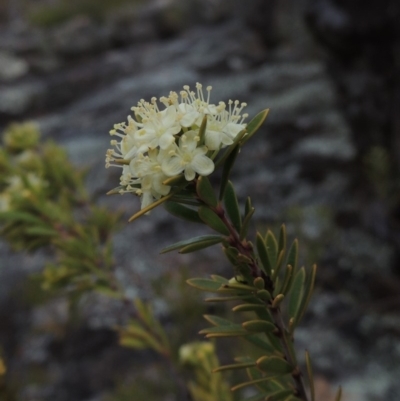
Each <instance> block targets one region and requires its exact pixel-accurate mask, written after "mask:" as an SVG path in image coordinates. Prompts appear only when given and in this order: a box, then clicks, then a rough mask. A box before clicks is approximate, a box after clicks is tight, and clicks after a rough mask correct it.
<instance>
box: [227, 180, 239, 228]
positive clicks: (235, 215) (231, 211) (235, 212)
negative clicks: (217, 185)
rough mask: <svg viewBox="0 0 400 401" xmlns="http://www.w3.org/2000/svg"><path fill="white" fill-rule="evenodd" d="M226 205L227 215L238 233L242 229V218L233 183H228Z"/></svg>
mask: <svg viewBox="0 0 400 401" xmlns="http://www.w3.org/2000/svg"><path fill="white" fill-rule="evenodd" d="M224 204H225V209H226V213H227V214H228V216H229V219H230V220H231V222H232V224H233V226H234V227H235V229H236V231H237V232H240V230H241V228H242V217H241V215H240V209H239V203H238V200H237V196H236V192H235V188H234V187H233V184H232V182H231V181H228V183H227V185H226V189H225V194H224Z"/></svg>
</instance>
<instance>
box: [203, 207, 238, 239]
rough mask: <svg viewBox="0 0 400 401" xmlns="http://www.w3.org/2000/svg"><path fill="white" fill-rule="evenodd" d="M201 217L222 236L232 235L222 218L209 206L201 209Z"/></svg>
mask: <svg viewBox="0 0 400 401" xmlns="http://www.w3.org/2000/svg"><path fill="white" fill-rule="evenodd" d="M199 216H200V218H201V219H202V220H203V221H204V223H206V224H207V225H208V226H209V227H211V228H212V229H213V230H215V231H217V232H219V233H221V234H222V235H226V236H229V234H230V233H229V229H228V227H227V226H226V225H225V223H224V222H223V221H222V220H221V219H220V217H219V216H218V215H217V214H216V213H214V212H213V211H212V210H211V209H209V208H208V207H207V206H200V207H199Z"/></svg>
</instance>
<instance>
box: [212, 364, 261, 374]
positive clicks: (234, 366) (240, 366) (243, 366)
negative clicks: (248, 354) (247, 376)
mask: <svg viewBox="0 0 400 401" xmlns="http://www.w3.org/2000/svg"><path fill="white" fill-rule="evenodd" d="M251 366H256V363H255V362H247V363H233V364H231V365H224V366H220V367H218V368H216V369H213V373H216V372H224V371H226V370H238V369H246V368H249V367H251Z"/></svg>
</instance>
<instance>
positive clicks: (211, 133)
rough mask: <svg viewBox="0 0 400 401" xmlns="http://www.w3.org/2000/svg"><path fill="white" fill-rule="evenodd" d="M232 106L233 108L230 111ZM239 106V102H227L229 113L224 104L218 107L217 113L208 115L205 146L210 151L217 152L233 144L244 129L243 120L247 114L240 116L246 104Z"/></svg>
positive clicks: (221, 103)
mask: <svg viewBox="0 0 400 401" xmlns="http://www.w3.org/2000/svg"><path fill="white" fill-rule="evenodd" d="M232 104H234V105H235V107H234V108H233V110H232ZM238 106H239V101H238V100H236V101H235V102H233V101H232V100H230V101H229V111H227V110H226V105H225V103H224V102H220V104H219V105H218V113H217V114H213V115H210V116H209V117H208V121H207V128H206V133H205V144H206V146H207V147H208V149H210V150H217V149H220V148H223V147H225V146H229V145H231V144H232V143H233V141H234V140H235V138H236V137H237V135H238V134H239V132H241V131H242V130H244V129H245V128H246V124H243V120H244V119H245V118H246V117H247V114H243V115H242V116H241V115H240V113H241V111H242V109H243V108H244V107H245V106H246V103H242V104H241V105H240V107H238Z"/></svg>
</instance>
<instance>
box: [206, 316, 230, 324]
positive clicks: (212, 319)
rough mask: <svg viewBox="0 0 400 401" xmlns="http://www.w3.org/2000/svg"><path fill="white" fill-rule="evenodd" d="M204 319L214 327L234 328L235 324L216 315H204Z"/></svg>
mask: <svg viewBox="0 0 400 401" xmlns="http://www.w3.org/2000/svg"><path fill="white" fill-rule="evenodd" d="M203 317H204V319H206V320H207V321H208V322H209V323H211V324H213V325H214V326H232V325H233V324H235V323H233V322H231V321H230V320H228V319H224V318H222V317H219V316H216V315H203Z"/></svg>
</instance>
